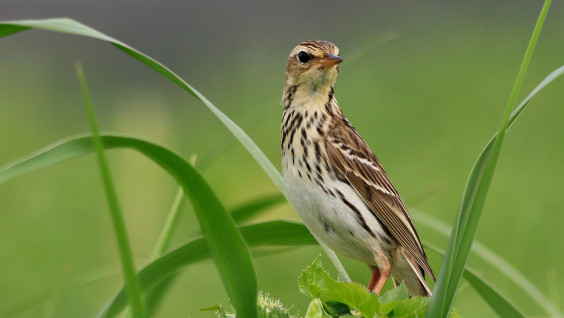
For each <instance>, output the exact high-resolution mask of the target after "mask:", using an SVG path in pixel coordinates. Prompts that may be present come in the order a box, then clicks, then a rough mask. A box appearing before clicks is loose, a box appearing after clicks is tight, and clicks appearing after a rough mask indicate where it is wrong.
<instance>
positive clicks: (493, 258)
mask: <svg viewBox="0 0 564 318" xmlns="http://www.w3.org/2000/svg"><path fill="white" fill-rule="evenodd" d="M562 71H564V67H562ZM410 211H411V213H412V216H413V219H414V220H415V221H416V222H418V223H419V224H423V225H425V226H427V227H429V228H432V229H433V230H434V231H435V232H436V233H439V234H442V235H444V236H445V237H447V238H448V237H449V235H450V233H451V230H452V229H451V227H450V226H449V225H448V224H446V223H445V222H443V221H442V220H440V219H438V218H436V217H433V216H431V215H429V214H426V213H421V212H418V211H417V210H414V209H410ZM426 246H430V245H429V244H428V243H427V244H426ZM430 248H431V249H433V250H435V251H439V250H440V249H437V248H433V247H432V246H431V247H430ZM441 253H442V252H441ZM472 254H473V255H474V256H478V257H480V258H481V259H482V260H483V261H485V262H486V263H488V264H489V265H490V266H492V267H493V268H495V269H496V270H497V271H498V272H499V273H500V274H502V275H504V276H505V277H506V278H507V279H508V280H510V281H511V282H512V283H513V284H515V285H516V286H518V287H519V288H520V289H521V291H522V292H523V293H525V294H526V295H527V296H529V298H530V299H531V300H532V301H534V302H536V303H537V305H538V307H539V308H540V309H541V310H544V311H545V312H546V314H547V316H549V317H562V316H563V315H562V312H560V310H559V309H558V308H556V306H554V304H553V303H552V302H551V301H550V300H549V299H548V298H547V297H546V296H545V295H544V294H543V293H542V291H541V290H540V289H539V288H538V287H537V286H535V284H533V282H531V281H530V280H529V279H528V278H527V277H526V276H525V275H523V274H522V273H521V272H520V271H519V270H518V269H516V268H515V267H514V266H513V265H511V264H510V263H508V262H507V261H506V260H504V259H503V258H501V257H500V256H499V255H497V254H496V253H494V252H493V251H492V250H490V249H489V248H487V247H486V246H485V245H483V244H482V243H480V242H478V241H474V243H473V244H472ZM442 255H443V256H444V253H442ZM466 268H468V267H466Z"/></svg>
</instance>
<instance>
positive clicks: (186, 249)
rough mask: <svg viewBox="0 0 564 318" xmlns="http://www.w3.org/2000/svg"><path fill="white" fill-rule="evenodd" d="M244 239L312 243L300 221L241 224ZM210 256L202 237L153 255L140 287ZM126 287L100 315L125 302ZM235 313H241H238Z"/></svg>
mask: <svg viewBox="0 0 564 318" xmlns="http://www.w3.org/2000/svg"><path fill="white" fill-rule="evenodd" d="M239 230H240V231H241V233H242V234H243V237H244V238H245V241H246V242H247V244H249V246H251V247H258V246H303V245H316V244H317V241H316V240H315V239H314V238H313V236H312V235H311V233H310V232H309V230H308V229H307V228H306V227H305V226H304V225H303V224H301V223H297V222H292V221H270V222H264V223H258V224H251V225H245V226H241V227H240V228H239ZM209 257H210V253H209V249H208V247H207V244H206V239H205V238H200V239H196V240H194V241H191V242H189V243H187V244H184V245H183V246H181V247H179V248H177V249H175V250H172V251H171V252H169V253H167V254H165V255H163V256H162V257H160V258H158V259H156V260H155V261H153V262H152V263H150V264H149V265H147V266H146V267H144V268H143V269H141V270H140V271H139V274H138V277H139V281H140V282H141V287H142V289H143V291H145V292H146V291H148V290H150V289H151V288H153V287H154V286H156V285H157V284H158V283H159V282H161V281H163V280H164V279H166V278H167V277H170V275H172V274H174V273H176V272H178V271H179V270H180V269H181V268H183V267H186V266H188V265H190V264H193V263H196V262H198V261H201V260H204V259H207V258H209ZM126 293H127V292H126V291H125V289H121V291H120V292H119V293H118V294H117V295H116V297H114V299H113V301H112V303H111V304H109V306H108V307H107V308H106V312H105V314H104V315H102V316H101V317H113V316H114V315H116V314H117V313H119V312H120V311H121V310H122V309H123V308H124V307H125V305H126V304H127V302H126V299H127V298H126V297H127V295H126ZM238 317H245V316H243V315H238Z"/></svg>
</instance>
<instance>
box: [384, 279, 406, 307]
mask: <svg viewBox="0 0 564 318" xmlns="http://www.w3.org/2000/svg"><path fill="white" fill-rule="evenodd" d="M408 298H409V293H408V292H407V288H406V287H405V283H404V282H403V281H402V282H401V284H400V285H399V286H398V287H396V288H394V289H391V290H388V291H387V292H386V293H385V294H384V296H382V297H380V303H382V304H385V303H389V302H391V301H394V300H404V299H408Z"/></svg>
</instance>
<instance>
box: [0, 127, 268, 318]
mask: <svg viewBox="0 0 564 318" xmlns="http://www.w3.org/2000/svg"><path fill="white" fill-rule="evenodd" d="M102 140H103V143H104V146H105V147H106V148H118V147H120V148H133V149H135V150H137V151H139V152H141V153H142V154H144V155H145V156H147V157H149V158H150V159H152V160H153V161H155V162H156V163H157V164H158V165H159V166H161V167H162V168H163V169H165V170H166V171H167V172H168V173H169V174H171V176H172V177H174V178H175V179H176V180H177V182H178V183H179V184H180V185H181V186H182V187H183V189H184V192H185V193H186V195H187V196H188V197H189V198H190V201H191V202H192V205H193V206H194V210H195V211H196V214H197V217H198V221H199V222H200V227H201V230H202V233H204V235H206V237H207V239H208V243H209V245H210V248H211V250H212V255H213V257H214V260H215V262H216V266H217V268H218V271H219V273H220V275H221V277H222V280H223V283H224V285H225V288H226V290H227V293H228V294H229V296H230V297H231V301H232V303H233V305H234V306H235V308H236V309H237V310H238V312H240V313H242V314H243V313H244V314H245V317H254V316H255V315H256V297H257V282H256V273H255V270H254V264H253V262H252V259H251V255H250V252H249V249H248V247H247V245H246V243H245V241H244V240H243V238H242V236H241V234H240V233H239V231H238V230H237V228H236V227H235V224H234V223H233V220H232V219H231V216H230V215H229V214H228V213H227V212H226V211H225V209H224V208H223V206H222V205H221V203H220V202H219V200H218V199H217V197H216V196H215V194H213V192H212V190H211V189H210V187H209V186H208V184H207V183H206V182H205V180H204V179H203V178H202V177H201V176H200V175H199V174H198V173H197V172H196V170H195V169H194V168H193V167H192V166H191V165H190V164H188V163H187V162H186V161H184V160H183V159H182V158H180V157H179V156H178V155H176V154H175V153H173V152H171V151H170V150H168V149H166V148H163V147H161V146H158V145H156V144H152V143H150V142H147V141H144V140H141V139H135V138H128V137H118V136H103V137H102ZM93 149H94V148H93V145H92V140H91V138H90V137H78V138H73V139H68V140H66V141H64V142H62V143H59V144H57V145H55V146H53V147H49V148H48V149H46V150H45V151H43V152H39V153H37V154H36V155H34V156H31V157H28V158H26V159H24V160H22V161H20V162H17V163H15V164H12V165H10V166H9V167H7V168H5V169H2V170H0V182H2V181H5V180H7V179H9V178H11V177H14V176H16V175H18V174H21V173H24V172H27V171H30V170H34V169H37V168H39V167H41V166H45V165H47V164H50V163H53V162H54V161H57V160H58V161H61V160H65V159H69V158H72V157H76V156H79V155H84V154H87V153H91V152H92V151H93Z"/></svg>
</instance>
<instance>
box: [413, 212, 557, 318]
mask: <svg viewBox="0 0 564 318" xmlns="http://www.w3.org/2000/svg"><path fill="white" fill-rule="evenodd" d="M410 211H411V213H412V216H413V219H414V220H415V221H416V222H417V223H419V224H422V225H425V226H427V227H429V228H431V229H433V230H434V231H435V233H439V234H442V235H443V236H444V237H446V238H448V237H449V235H450V233H451V231H452V228H451V227H450V226H449V225H448V224H446V223H445V222H443V221H441V220H440V219H438V218H436V217H433V216H431V215H429V214H427V213H422V212H419V211H417V210H414V209H410ZM425 246H426V247H428V246H430V244H429V243H428V242H427V243H426V244H425ZM432 249H433V250H435V251H440V249H438V248H432ZM441 253H442V254H443V255H444V252H441ZM472 256H473V257H474V256H477V257H479V258H480V259H482V260H483V261H484V262H486V263H487V264H488V265H490V266H491V267H492V268H494V269H495V270H497V271H498V272H499V274H501V275H503V276H505V277H506V278H507V279H508V280H509V281H511V282H512V283H513V284H515V286H517V287H519V289H521V291H522V292H523V293H525V294H526V295H527V296H528V297H529V299H530V300H531V301H533V302H535V303H536V304H537V305H538V307H539V309H541V310H544V311H545V312H546V315H547V316H549V317H563V315H562V312H560V310H559V309H558V308H556V306H554V304H553V303H552V302H551V301H550V300H549V299H548V298H547V297H546V296H545V295H544V294H543V293H542V291H541V290H540V289H539V288H538V287H537V286H535V284H533V282H531V281H530V280H529V279H528V278H527V277H526V276H525V275H523V274H522V273H521V272H520V271H519V270H518V269H517V268H515V267H514V266H513V265H511V264H510V263H509V262H507V261H506V260H504V259H503V258H501V256H499V255H498V254H496V253H495V252H493V251H492V250H490V249H489V248H487V247H486V246H485V245H483V244H482V243H480V242H478V241H474V243H473V244H472ZM466 268H468V266H466Z"/></svg>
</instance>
